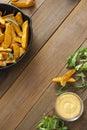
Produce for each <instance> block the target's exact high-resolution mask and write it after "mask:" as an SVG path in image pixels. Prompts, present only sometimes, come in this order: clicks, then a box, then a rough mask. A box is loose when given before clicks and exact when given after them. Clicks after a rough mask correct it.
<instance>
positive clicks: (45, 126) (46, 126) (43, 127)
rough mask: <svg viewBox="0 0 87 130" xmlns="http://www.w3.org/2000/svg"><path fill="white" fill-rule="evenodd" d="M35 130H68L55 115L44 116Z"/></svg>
mask: <svg viewBox="0 0 87 130" xmlns="http://www.w3.org/2000/svg"><path fill="white" fill-rule="evenodd" d="M36 128H37V129H38V130H68V127H67V126H66V125H65V123H64V121H61V120H59V119H58V117H57V116H55V115H53V116H51V117H49V116H46V115H44V116H43V117H42V121H41V122H40V123H39V124H38V125H37V127H36Z"/></svg>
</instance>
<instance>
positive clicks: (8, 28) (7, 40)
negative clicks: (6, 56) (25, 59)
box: [2, 23, 11, 48]
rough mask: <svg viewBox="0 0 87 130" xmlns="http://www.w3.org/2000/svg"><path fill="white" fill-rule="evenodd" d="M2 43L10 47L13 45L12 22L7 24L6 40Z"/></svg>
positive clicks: (5, 46)
mask: <svg viewBox="0 0 87 130" xmlns="http://www.w3.org/2000/svg"><path fill="white" fill-rule="evenodd" d="M2 45H3V47H4V48H8V47H10V45H11V25H10V23H7V24H6V30H5V38H4V42H3V44H2Z"/></svg>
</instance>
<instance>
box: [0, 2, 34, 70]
mask: <svg viewBox="0 0 87 130" xmlns="http://www.w3.org/2000/svg"><path fill="white" fill-rule="evenodd" d="M0 11H2V12H3V16H4V15H6V14H10V13H14V15H16V14H17V12H21V13H22V16H23V20H24V21H25V20H28V22H29V38H28V39H29V41H28V47H27V49H26V52H25V53H24V54H23V55H22V56H21V57H20V58H19V59H18V60H17V61H16V62H15V63H12V64H9V65H6V66H4V67H2V66H0V70H4V69H8V68H10V67H12V66H14V65H16V64H17V63H19V62H20V61H21V60H22V59H23V58H24V57H25V56H27V54H28V52H29V50H30V46H31V43H32V40H33V29H32V20H31V18H30V17H29V16H28V15H26V14H25V13H24V12H23V11H22V10H21V9H19V8H18V7H16V6H14V5H10V4H5V3H0Z"/></svg>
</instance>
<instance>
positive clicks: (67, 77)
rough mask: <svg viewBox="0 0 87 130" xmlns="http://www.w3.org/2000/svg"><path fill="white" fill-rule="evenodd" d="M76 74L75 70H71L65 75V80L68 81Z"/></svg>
mask: <svg viewBox="0 0 87 130" xmlns="http://www.w3.org/2000/svg"><path fill="white" fill-rule="evenodd" d="M75 72H76V70H75V69H71V70H69V71H68V72H66V73H65V74H64V75H63V80H64V81H67V80H69V78H70V77H71V76H72V75H73V74H74V73H75Z"/></svg>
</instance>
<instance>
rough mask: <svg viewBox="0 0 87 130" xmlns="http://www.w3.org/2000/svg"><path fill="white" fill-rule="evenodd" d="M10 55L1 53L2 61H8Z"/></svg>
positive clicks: (0, 58)
mask: <svg viewBox="0 0 87 130" xmlns="http://www.w3.org/2000/svg"><path fill="white" fill-rule="evenodd" d="M8 55H9V53H7V52H0V60H6V59H7V58H8Z"/></svg>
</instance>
